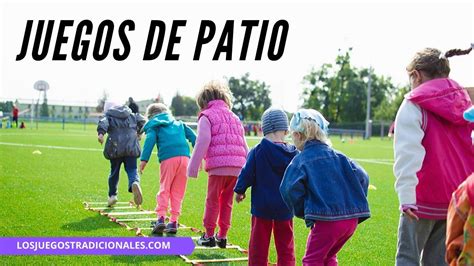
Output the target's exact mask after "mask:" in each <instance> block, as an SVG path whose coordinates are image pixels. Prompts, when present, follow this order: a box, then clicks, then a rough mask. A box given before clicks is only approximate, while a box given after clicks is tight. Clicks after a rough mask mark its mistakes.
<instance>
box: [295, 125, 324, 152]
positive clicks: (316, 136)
mask: <svg viewBox="0 0 474 266" xmlns="http://www.w3.org/2000/svg"><path fill="white" fill-rule="evenodd" d="M300 128H302V130H301V131H298V132H299V133H300V135H301V139H299V140H295V139H294V140H293V141H294V142H295V146H296V148H298V150H303V147H304V144H305V143H306V142H307V141H310V140H318V141H321V142H323V143H326V144H327V145H329V146H331V145H332V143H331V141H330V140H329V138H328V136H326V134H325V133H324V132H323V130H322V129H321V128H320V127H319V126H318V124H316V122H315V121H312V120H309V119H302V120H301V122H300Z"/></svg>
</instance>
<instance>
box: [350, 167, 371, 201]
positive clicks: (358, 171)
mask: <svg viewBox="0 0 474 266" xmlns="http://www.w3.org/2000/svg"><path fill="white" fill-rule="evenodd" d="M349 162H350V164H351V167H352V170H353V171H354V174H355V176H356V177H357V178H358V179H359V182H360V185H361V186H362V189H363V190H364V194H365V196H366V197H367V193H368V189H369V175H368V174H367V172H366V171H365V170H364V168H362V167H361V166H360V165H359V164H358V163H356V162H354V161H352V160H350V159H349Z"/></svg>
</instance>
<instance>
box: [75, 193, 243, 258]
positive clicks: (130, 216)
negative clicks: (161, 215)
mask: <svg viewBox="0 0 474 266" xmlns="http://www.w3.org/2000/svg"><path fill="white" fill-rule="evenodd" d="M83 204H84V208H85V209H86V210H89V211H94V212H98V213H99V214H100V215H102V216H106V217H107V218H109V221H111V222H114V223H116V224H118V225H120V226H122V227H124V228H125V229H127V230H128V231H134V232H135V234H136V235H137V236H140V237H149V236H151V230H152V229H153V227H152V226H150V222H153V221H156V213H155V212H154V211H149V210H144V209H142V208H141V207H139V206H138V207H137V206H136V205H135V204H134V203H133V202H131V201H130V202H117V203H116V204H115V206H113V207H108V206H107V202H84V203H83ZM179 229H180V230H183V231H180V235H181V232H183V233H182V234H183V235H182V236H183V237H191V238H192V239H193V240H194V241H196V240H197V239H199V237H200V235H202V234H203V231H201V230H199V229H197V228H194V227H189V226H186V225H184V224H181V223H180V224H179ZM194 250H195V251H196V250H197V251H202V252H206V253H212V251H217V252H219V253H218V254H214V255H213V254H201V255H200V256H199V255H197V257H198V258H197V259H191V258H189V257H188V256H185V255H179V256H180V257H181V259H183V260H184V262H185V263H190V264H192V265H206V264H211V263H223V262H239V261H241V262H244V261H248V251H247V250H246V249H244V248H242V247H240V246H237V245H233V244H230V243H228V244H227V246H226V248H225V249H221V248H219V247H212V248H211V247H202V246H198V245H196V247H195V249H194ZM224 251H225V253H231V252H232V251H233V252H234V253H235V252H236V251H237V252H238V253H239V254H240V255H244V256H245V257H244V256H240V257H226V256H223V254H222V253H223V252H224ZM193 255H194V254H193ZM191 256H192V255H191ZM213 257H214V258H213ZM216 257H217V258H216Z"/></svg>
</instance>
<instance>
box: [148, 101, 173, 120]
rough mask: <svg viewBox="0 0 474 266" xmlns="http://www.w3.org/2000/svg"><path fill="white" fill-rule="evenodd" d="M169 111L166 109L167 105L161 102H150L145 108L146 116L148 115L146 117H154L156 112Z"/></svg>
mask: <svg viewBox="0 0 474 266" xmlns="http://www.w3.org/2000/svg"><path fill="white" fill-rule="evenodd" d="M169 112H170V110H169V109H168V107H167V106H166V105H165V104H163V103H152V104H150V105H148V107H147V108H146V117H148V119H151V118H152V117H154V116H155V115H157V114H161V113H169Z"/></svg>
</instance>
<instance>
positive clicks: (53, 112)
mask: <svg viewBox="0 0 474 266" xmlns="http://www.w3.org/2000/svg"><path fill="white" fill-rule="evenodd" d="M49 114H50V115H51V117H52V118H55V117H56V106H55V105H53V106H51V109H50V110H49Z"/></svg>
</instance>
